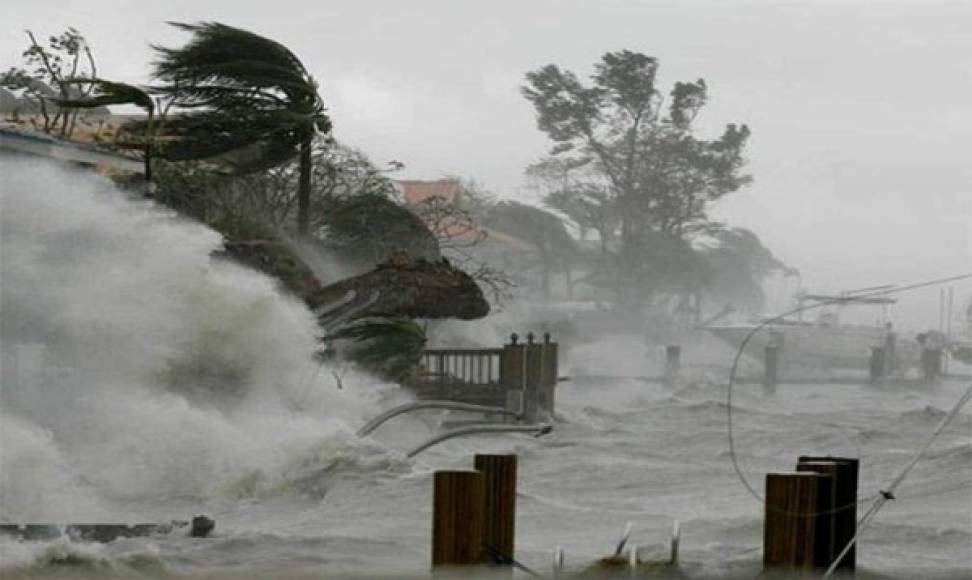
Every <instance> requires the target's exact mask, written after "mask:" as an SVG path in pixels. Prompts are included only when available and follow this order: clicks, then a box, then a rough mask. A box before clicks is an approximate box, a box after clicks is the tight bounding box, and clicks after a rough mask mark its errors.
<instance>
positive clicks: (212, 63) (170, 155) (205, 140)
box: [153, 22, 331, 173]
mask: <svg viewBox="0 0 972 580" xmlns="http://www.w3.org/2000/svg"><path fill="white" fill-rule="evenodd" d="M171 24H172V25H173V26H176V27H177V28H180V29H182V30H185V31H187V32H191V33H192V34H193V37H192V39H191V40H190V41H189V43H187V44H186V45H185V46H183V47H181V48H165V47H160V46H156V47H154V48H155V50H156V51H157V52H158V54H159V58H158V59H157V60H156V61H155V62H154V63H153V66H154V70H153V76H154V77H155V78H156V79H158V80H159V81H162V82H163V84H162V85H160V86H155V87H153V90H154V91H155V92H157V93H159V94H162V95H164V96H167V97H169V98H170V99H171V101H172V104H173V105H174V106H175V107H176V108H178V109H182V114H180V115H178V116H176V117H174V118H173V119H171V120H170V121H169V122H168V123H167V124H166V128H165V130H164V136H165V141H166V146H165V148H164V149H163V151H162V155H163V156H164V157H165V158H166V159H169V160H173V161H184V160H189V159H205V158H209V157H215V156H219V155H224V154H227V153H230V152H233V151H236V150H239V149H242V148H244V147H249V148H250V152H249V153H250V154H249V155H244V156H243V157H244V159H246V161H245V162H240V163H236V162H235V158H233V159H227V160H226V161H228V162H229V164H230V165H231V166H232V167H233V169H234V170H235V171H237V172H240V173H243V172H248V171H255V170H260V169H265V168H266V167H270V166H273V165H276V164H279V163H280V162H283V161H286V160H287V159H289V158H291V157H294V156H295V155H296V154H297V152H298V147H299V146H300V145H301V143H303V142H305V141H307V140H309V139H311V138H312V137H313V135H314V134H315V133H317V132H327V131H329V130H330V127H331V125H330V120H329V119H328V117H327V115H326V114H325V112H324V106H323V103H322V102H321V98H320V96H318V94H317V83H316V82H315V81H314V79H313V78H312V77H311V76H310V74H309V73H308V72H307V69H306V68H304V65H303V64H302V63H301V62H300V60H298V59H297V57H296V56H294V54H293V53H292V52H290V50H288V49H287V48H286V47H284V46H283V45H282V44H280V43H278V42H276V41H273V40H270V39H268V38H264V37H262V36H259V35H257V34H254V33H252V32H249V31H246V30H242V29H239V28H234V27H232V26H227V25H225V24H220V23H217V22H202V23H198V24H184V23H171ZM288 149H289V155H287V150H288ZM261 152H262V153H265V154H266V159H264V162H262V163H261V162H256V158H257V157H260V155H259V153H261Z"/></svg>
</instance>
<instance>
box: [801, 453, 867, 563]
mask: <svg viewBox="0 0 972 580" xmlns="http://www.w3.org/2000/svg"><path fill="white" fill-rule="evenodd" d="M859 470H860V462H859V460H857V459H853V458H848V457H819V456H810V455H801V456H800V457H799V459H798V460H797V471H816V472H818V473H828V474H831V475H833V476H834V513H833V518H832V524H833V545H834V553H833V556H832V557H831V563H832V562H833V558H836V557H837V556H838V555H840V552H841V550H843V549H844V546H846V545H847V544H848V542H850V541H851V539H852V538H853V537H854V535H855V534H856V533H857V486H858V477H859ZM856 548H857V546H851V549H850V550H849V551H848V552H847V554H846V555H845V556H844V559H843V560H841V562H840V564H838V565H837V570H841V571H846V572H851V573H853V572H854V570H855V568H856V566H857V549H856ZM828 565H829V564H828Z"/></svg>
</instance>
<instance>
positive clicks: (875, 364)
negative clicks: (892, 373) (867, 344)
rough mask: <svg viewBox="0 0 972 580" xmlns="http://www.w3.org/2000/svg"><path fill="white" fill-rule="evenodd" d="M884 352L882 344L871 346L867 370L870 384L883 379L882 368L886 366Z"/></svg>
mask: <svg viewBox="0 0 972 580" xmlns="http://www.w3.org/2000/svg"><path fill="white" fill-rule="evenodd" d="M884 352H885V351H884V347H883V346H872V347H871V365H870V368H869V372H868V376H869V378H870V380H871V384H875V385H876V384H878V383H881V382H883V381H884V370H885V368H886V363H885V360H884Z"/></svg>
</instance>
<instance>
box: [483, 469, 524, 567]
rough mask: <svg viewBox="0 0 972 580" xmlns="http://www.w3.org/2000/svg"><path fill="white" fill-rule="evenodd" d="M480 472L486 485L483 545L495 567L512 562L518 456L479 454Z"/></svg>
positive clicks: (487, 557)
mask: <svg viewBox="0 0 972 580" xmlns="http://www.w3.org/2000/svg"><path fill="white" fill-rule="evenodd" d="M474 463H475V467H476V470H477V471H481V472H482V473H483V476H484V482H485V486H486V487H485V504H484V506H483V510H484V513H483V546H484V551H485V554H484V556H485V558H486V560H487V561H490V562H493V563H494V564H498V565H504V566H509V565H510V564H512V562H513V558H514V551H515V544H516V542H515V536H516V455H513V454H501V455H485V454H476V456H475V459H474Z"/></svg>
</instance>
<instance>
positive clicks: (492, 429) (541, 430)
mask: <svg viewBox="0 0 972 580" xmlns="http://www.w3.org/2000/svg"><path fill="white" fill-rule="evenodd" d="M551 431H553V425H548V424H546V423H544V424H540V425H479V426H476V427H464V428H462V429H454V430H452V431H447V432H445V433H440V434H439V435H436V436H434V437H432V438H431V439H429V440H428V441H425V442H424V443H422V444H421V445H419V446H418V447H416V448H415V449H412V450H411V451H409V452H408V453H407V454H406V457H415V456H416V455H418V454H419V453H421V452H423V451H425V450H426V449H428V448H429V447H432V446H433V445H437V444H439V443H442V442H443V441H447V440H449V439H452V438H454V437H462V436H464V435H475V434H477V433H533V435H534V437H540V436H543V435H546V434H547V433H550V432H551Z"/></svg>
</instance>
